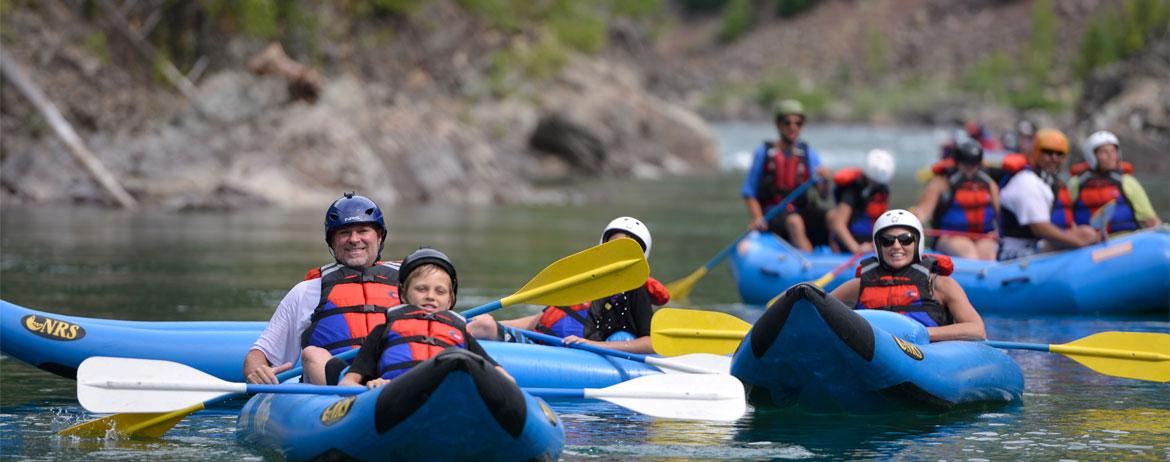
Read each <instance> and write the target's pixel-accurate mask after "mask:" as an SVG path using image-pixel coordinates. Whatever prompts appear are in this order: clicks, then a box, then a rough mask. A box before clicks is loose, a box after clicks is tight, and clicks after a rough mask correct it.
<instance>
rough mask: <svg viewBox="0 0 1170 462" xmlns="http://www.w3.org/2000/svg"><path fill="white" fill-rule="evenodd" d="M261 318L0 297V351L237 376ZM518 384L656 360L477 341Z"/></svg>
mask: <svg viewBox="0 0 1170 462" xmlns="http://www.w3.org/2000/svg"><path fill="white" fill-rule="evenodd" d="M264 326H265V323H264V322H244V321H211V322H147V321H118V320H109V319H95V318H86V317H78V316H64V315H58V314H53V313H47V312H43V311H37V310H32V309H28V308H24V307H21V306H18V305H14V304H12V303H9V302H6V301H3V300H0V351H3V353H4V354H5V355H8V356H12V357H14V358H16V359H19V360H21V361H24V362H26V363H28V364H31V365H33V366H36V367H38V368H41V369H44V370H46V371H49V372H52V373H54V374H57V375H61V376H63V377H68V378H76V376H77V366H78V365H80V364H81V362H82V361H84V360H85V359H86V358H88V357H90V356H115V357H123V358H141V359H160V360H165V361H174V362H178V363H182V364H186V365H188V366H191V367H194V368H196V369H199V370H201V371H203V372H206V373H208V374H211V375H214V376H216V377H219V378H221V379H223V380H227V381H231V382H242V381H244V377H243V364H244V355H246V354H247V352H248V349H249V348H251V347H252V343H253V342H255V341H256V338H257V337H259V336H260V331H262V330H263V329H264ZM481 343H482V344H483V347H484V349H485V350H487V352H488V354H490V355H491V356H492V358H494V359H495V360H496V361H497V362H499V363H500V365H501V366H503V367H504V368H505V369H507V370H508V372H509V373H510V374H512V376H513V377H515V378H516V381H517V383H519V384H520V386H522V387H539V388H604V387H607V386H610V385H615V384H617V383H620V382H623V381H626V380H629V379H631V378H635V377H640V376H643V375H647V374H658V373H661V371H659V370H658V369H657V368H655V367H653V366H647V365H645V364H643V363H640V362H634V361H629V360H625V359H616V358H610V357H605V356H601V355H597V354H594V353H590V352H587V351H581V350H574V349H569V348H562V347H554V346H545V345H535V344H516V343H501V342H481Z"/></svg>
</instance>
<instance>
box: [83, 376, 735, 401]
mask: <svg viewBox="0 0 1170 462" xmlns="http://www.w3.org/2000/svg"><path fill="white" fill-rule="evenodd" d="M90 385H93V386H97V387H102V388H111V389H123V390H171V391H222V392H229V393H249V394H256V393H274V394H285V395H360V394H362V393H365V392H367V391H370V389H369V388H367V387H355V386H336V385H311V384H305V383H283V384H278V385H264V384H251V383H232V382H226V383H202V382H148V381H135V380H121V381H119V380H107V381H105V382H100V383H91V384H90ZM523 390H524V391H526V392H528V393H529V394H532V395H533V396H541V397H546V398H601V397H605V398H645V399H681V400H688V399H690V400H714V399H721V395H719V394H718V393H691V392H662V391H656V390H630V391H606V390H604V389H597V388H540V387H536V388H524V389H523Z"/></svg>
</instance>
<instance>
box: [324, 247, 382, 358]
mask: <svg viewBox="0 0 1170 462" xmlns="http://www.w3.org/2000/svg"><path fill="white" fill-rule="evenodd" d="M315 278H320V279H321V301H320V302H319V303H318V304H317V308H316V309H314V310H313V316H312V318H310V319H311V320H312V323H311V324H309V327H308V328H307V329H305V332H304V333H303V334H302V335H301V348H304V347H306V346H309V345H313V346H318V347H321V348H324V349H326V350H329V351H330V353H332V354H335V355H336V354H338V353H341V352H342V351H345V350H347V349H350V348H356V347H358V346H360V345H361V344H362V339H364V338H366V335H369V333H370V331H372V330H374V328H375V327H377V326H378V325H380V324H382V323H383V322H385V321H386V310H389V309H390V308H392V307H395V306H398V304H399V303H400V302H399V301H398V264H397V263H384V262H379V263H376V264H374V266H371V267H369V268H364V269H363V270H358V269H354V268H350V267H348V266H345V265H342V264H340V263H333V264H329V265H325V266H322V267H320V268H315V269H312V270H310V271H309V272H308V274H306V275H305V280H310V279H315Z"/></svg>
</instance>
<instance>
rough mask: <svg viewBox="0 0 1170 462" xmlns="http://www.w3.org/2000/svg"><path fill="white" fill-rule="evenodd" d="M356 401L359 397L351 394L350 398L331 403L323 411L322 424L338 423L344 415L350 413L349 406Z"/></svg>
mask: <svg viewBox="0 0 1170 462" xmlns="http://www.w3.org/2000/svg"><path fill="white" fill-rule="evenodd" d="M354 401H357V397H356V396H350V397H349V398H346V399H343V400H341V401H338V402H336V403H333V404H330V405H329V407H327V408H325V411H324V412H322V413H321V425H333V424H335V423H337V421H339V420H341V418H342V417H345V415H346V414H349V408H350V407H352V406H353V402H354Z"/></svg>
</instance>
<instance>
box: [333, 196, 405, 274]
mask: <svg viewBox="0 0 1170 462" xmlns="http://www.w3.org/2000/svg"><path fill="white" fill-rule="evenodd" d="M358 223H369V224H372V225H374V228H376V229H377V230H378V232H379V233H381V235H382V242H381V244H379V246H378V256H379V259H381V255H382V247H385V246H386V236H387V235H388V234H389V233H387V232H386V221H385V220H383V219H382V209H380V208H378V204H375V203H374V201H372V200H370V198H368V197H366V196H359V195H356V194H354V193H352V192H347V193H345V194H344V195H342V197H341V198H340V199H337V200H335V201H333V204H332V205H330V206H329V210H327V211H325V244H326V245H328V246H329V249H330V251H332V249H333V242H332V241H333V232H334V231H337V230H338V229H340V228H342V227H344V226H349V225H353V224H358Z"/></svg>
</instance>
